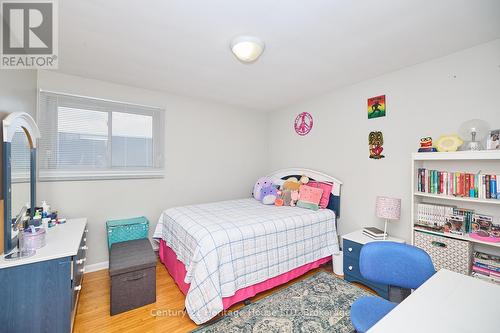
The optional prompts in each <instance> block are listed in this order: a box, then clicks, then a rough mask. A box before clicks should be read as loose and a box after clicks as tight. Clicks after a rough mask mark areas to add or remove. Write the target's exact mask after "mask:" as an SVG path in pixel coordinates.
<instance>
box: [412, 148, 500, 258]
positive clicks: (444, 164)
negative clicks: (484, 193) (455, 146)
mask: <svg viewBox="0 0 500 333" xmlns="http://www.w3.org/2000/svg"><path fill="white" fill-rule="evenodd" d="M419 168H427V169H435V170H441V171H448V172H468V173H474V174H475V173H478V172H479V171H481V172H482V173H484V174H495V175H499V174H500V151H499V150H485V151H458V152H449V153H439V152H434V153H413V154H412V178H411V179H412V181H411V186H412V204H411V229H412V244H413V243H414V235H415V231H422V232H426V233H430V234H434V235H439V236H443V237H448V238H454V239H461V240H466V241H469V242H471V243H473V244H474V248H475V249H476V248H477V249H478V250H480V251H484V252H489V253H493V254H497V255H499V254H500V243H491V242H485V241H482V240H478V239H475V238H471V237H469V235H456V234H451V233H442V232H437V231H430V230H426V229H423V228H420V227H418V226H415V221H416V206H417V204H418V203H430V204H441V205H453V206H457V207H460V208H467V209H474V210H475V211H476V212H479V213H482V214H486V215H492V216H495V217H497V218H498V217H500V200H498V199H479V198H468V197H456V196H452V195H441V194H432V193H424V192H419V191H418V189H417V181H418V176H417V170H418V169H419ZM497 181H498V180H497ZM476 245H477V246H476Z"/></svg>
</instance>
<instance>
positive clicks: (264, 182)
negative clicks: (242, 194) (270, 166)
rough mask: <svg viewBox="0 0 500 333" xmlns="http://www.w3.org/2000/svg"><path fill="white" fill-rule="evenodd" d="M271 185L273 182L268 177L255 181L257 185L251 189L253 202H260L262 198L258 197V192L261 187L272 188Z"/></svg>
mask: <svg viewBox="0 0 500 333" xmlns="http://www.w3.org/2000/svg"><path fill="white" fill-rule="evenodd" d="M272 185H273V180H272V179H271V178H269V177H261V178H259V179H258V180H257V183H255V186H254V187H253V197H254V198H255V200H259V201H262V197H261V196H260V191H261V190H262V188H263V187H267V186H272Z"/></svg>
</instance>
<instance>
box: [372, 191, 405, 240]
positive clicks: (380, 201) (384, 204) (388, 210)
mask: <svg viewBox="0 0 500 333" xmlns="http://www.w3.org/2000/svg"><path fill="white" fill-rule="evenodd" d="M376 210H377V217H379V218H382V219H385V226H384V240H385V238H386V236H387V220H399V218H400V217H401V199H396V198H388V197H377V204H376Z"/></svg>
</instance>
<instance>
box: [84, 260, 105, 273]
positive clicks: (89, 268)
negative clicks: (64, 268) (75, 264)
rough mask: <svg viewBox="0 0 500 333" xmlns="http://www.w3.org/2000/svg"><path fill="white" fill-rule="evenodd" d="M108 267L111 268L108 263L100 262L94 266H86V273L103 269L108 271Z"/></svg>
mask: <svg viewBox="0 0 500 333" xmlns="http://www.w3.org/2000/svg"><path fill="white" fill-rule="evenodd" d="M108 267H109V262H108V261H103V262H98V263H96V264H92V265H85V273H92V272H97V271H100V270H103V269H108Z"/></svg>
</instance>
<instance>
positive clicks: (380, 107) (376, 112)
mask: <svg viewBox="0 0 500 333" xmlns="http://www.w3.org/2000/svg"><path fill="white" fill-rule="evenodd" d="M379 117H385V95H380V96H377V97H372V98H368V119H373V118H379Z"/></svg>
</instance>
